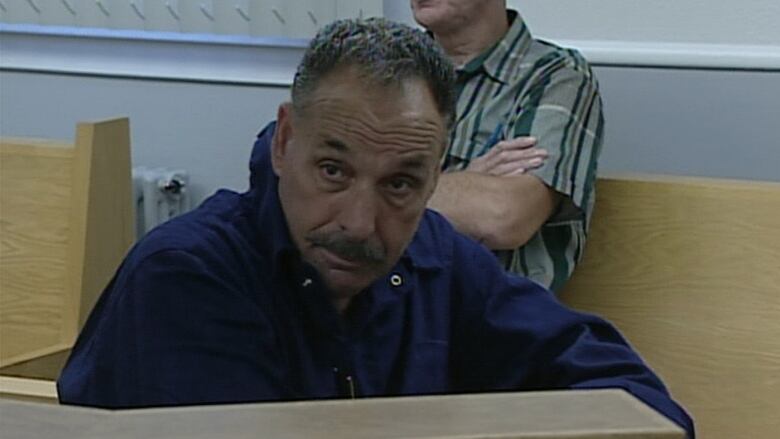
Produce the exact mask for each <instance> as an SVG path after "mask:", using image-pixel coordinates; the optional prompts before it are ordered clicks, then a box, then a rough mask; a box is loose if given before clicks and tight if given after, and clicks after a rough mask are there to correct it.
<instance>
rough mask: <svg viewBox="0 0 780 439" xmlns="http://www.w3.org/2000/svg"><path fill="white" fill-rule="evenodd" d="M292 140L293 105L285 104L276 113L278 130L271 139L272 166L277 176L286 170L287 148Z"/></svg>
mask: <svg viewBox="0 0 780 439" xmlns="http://www.w3.org/2000/svg"><path fill="white" fill-rule="evenodd" d="M291 138H292V104H291V103H290V102H285V103H283V104H281V105H279V109H278V110H277V112H276V130H274V137H273V139H271V165H272V166H273V168H274V173H275V174H276V175H277V176H280V175H281V174H282V169H283V168H284V165H283V163H284V157H285V155H286V154H287V147H288V144H289V142H290V139H291Z"/></svg>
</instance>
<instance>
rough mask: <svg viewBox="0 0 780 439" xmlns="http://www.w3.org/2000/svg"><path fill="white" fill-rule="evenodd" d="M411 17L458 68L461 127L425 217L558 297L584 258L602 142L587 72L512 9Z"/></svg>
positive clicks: (420, 3)
mask: <svg viewBox="0 0 780 439" xmlns="http://www.w3.org/2000/svg"><path fill="white" fill-rule="evenodd" d="M411 5H412V11H413V13H414V18H415V20H416V21H417V22H418V23H419V24H420V25H422V26H424V27H425V28H427V29H428V30H429V31H430V32H431V33H432V34H433V36H434V38H435V39H436V40H437V41H438V42H439V44H440V45H441V46H442V48H443V49H444V51H445V53H446V54H447V55H448V56H449V57H450V59H451V60H452V61H453V62H454V63H455V65H456V66H457V68H458V69H457V74H458V78H457V92H458V102H457V110H456V122H455V126H454V127H453V130H452V132H451V135H450V144H449V150H448V152H447V155H446V157H445V159H444V163H443V167H444V170H445V173H444V174H442V176H441V178H440V181H439V185H438V187H437V189H436V191H435V192H434V195H433V197H432V198H431V201H430V203H429V206H430V207H431V208H433V209H435V210H438V211H439V212H441V213H443V214H444V215H445V216H446V217H447V218H448V219H449V220H450V221H451V222H452V223H453V224H454V225H455V227H456V228H457V229H458V230H459V231H460V232H462V233H465V234H467V235H469V236H471V237H472V238H474V239H476V240H478V241H481V242H482V243H483V244H485V245H486V246H487V247H488V248H490V249H492V250H494V252H495V253H496V255H497V256H498V258H499V260H500V261H501V264H502V265H503V266H504V268H505V269H507V270H509V271H512V272H515V273H519V274H522V275H525V276H527V277H529V278H531V279H533V280H535V281H537V282H539V283H541V284H543V285H545V286H547V287H549V288H550V289H552V290H553V291H559V290H560V289H561V287H562V286H563V285H564V283H565V282H566V280H568V278H569V276H570V275H571V273H572V271H573V269H574V266H575V264H576V263H577V262H578V261H579V259H580V256H581V255H582V252H583V246H584V245H585V238H586V235H587V226H588V220H589V217H590V214H591V212H592V208H593V202H594V183H595V178H596V166H597V160H598V156H599V153H600V151H601V144H602V138H603V127H604V120H603V116H602V112H601V98H600V96H599V92H598V85H597V83H596V80H595V78H594V77H593V74H592V72H591V70H590V67H589V66H588V64H587V62H586V61H585V60H584V59H583V58H582V56H581V55H580V54H579V53H578V52H576V51H574V50H570V49H562V48H560V47H557V46H554V45H552V44H549V43H546V42H542V41H538V40H535V39H533V37H532V36H531V34H530V32H529V30H528V27H526V25H525V23H524V22H523V19H522V18H521V17H520V15H519V14H518V13H517V12H515V11H512V10H507V9H506V1H505V0H412V1H411ZM505 139H506V140H505Z"/></svg>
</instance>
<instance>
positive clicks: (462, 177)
mask: <svg viewBox="0 0 780 439" xmlns="http://www.w3.org/2000/svg"><path fill="white" fill-rule="evenodd" d="M535 144H536V139H534V138H531V137H518V138H516V139H512V140H507V141H503V142H499V143H498V144H497V145H496V146H495V147H494V148H492V149H491V150H490V151H489V152H488V153H487V154H485V155H483V156H481V157H478V158H477V159H475V160H473V161H472V162H471V163H470V164H469V166H468V168H466V170H464V171H460V172H450V173H445V174H442V175H441V177H440V178H439V184H438V186H437V187H436V190H435V191H434V193H433V196H432V197H431V200H430V201H429V203H428V206H429V207H430V208H431V209H434V210H437V211H439V212H440V213H442V214H443V215H444V216H446V217H447V219H449V220H450V221H451V222H452V223H453V225H454V226H455V228H456V229H458V231H460V232H461V233H464V234H466V235H468V236H469V237H471V238H473V239H475V240H477V241H479V242H482V243H483V244H485V245H486V246H487V247H488V248H490V249H492V250H509V249H514V248H517V247H520V246H522V245H523V244H525V243H526V242H528V240H529V239H531V237H532V236H533V235H534V234H535V233H536V232H537V231H538V230H539V229H540V228H541V226H542V224H544V222H545V221H547V219H548V218H549V217H550V216H552V214H553V212H554V211H555V208H556V207H557V205H558V202H559V201H560V197H561V196H560V194H559V193H557V192H556V191H554V190H552V189H551V188H549V187H548V186H547V185H546V184H544V183H543V182H542V180H541V179H539V178H538V177H536V176H534V175H531V174H527V173H526V172H527V171H528V170H531V169H534V168H538V167H539V166H541V165H542V164H543V163H544V160H545V159H546V158H547V152H546V151H544V150H542V149H537V148H535V147H534V146H535Z"/></svg>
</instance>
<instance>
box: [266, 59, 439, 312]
mask: <svg viewBox="0 0 780 439" xmlns="http://www.w3.org/2000/svg"><path fill="white" fill-rule="evenodd" d="M307 102H308V104H307V105H306V107H305V109H304V110H303V114H298V113H295V111H294V110H293V109H292V106H291V105H290V104H284V105H282V106H281V107H280V109H279V114H278V123H279V124H278V128H277V132H276V134H275V136H274V141H273V155H272V157H273V166H274V172H276V174H277V175H278V176H279V197H280V200H281V203H282V208H283V210H284V213H285V216H286V218H287V222H288V225H289V228H290V233H291V235H292V239H293V241H294V242H295V245H296V246H297V248H298V249H299V250H300V252H301V255H302V257H303V259H304V260H305V261H307V262H309V263H310V264H312V265H313V266H314V267H315V268H316V269H317V271H318V272H319V274H320V275H321V276H322V279H323V280H324V282H325V283H326V284H327V286H328V287H329V289H330V290H331V291H332V292H333V294H334V295H335V297H334V300H335V301H336V304H337V306H341V305H346V303H348V301H349V299H351V298H352V297H354V296H355V295H356V294H358V293H359V292H360V291H362V290H363V289H365V288H366V287H367V286H369V285H370V284H371V283H372V282H373V281H374V280H376V279H377V278H378V277H380V276H383V275H385V274H386V273H388V272H389V270H390V269H391V267H392V266H393V265H394V264H395V263H396V262H397V261H398V259H399V258H400V256H401V254H402V253H403V251H404V249H405V248H406V246H407V245H408V243H409V242H410V241H411V238H412V236H413V235H414V232H415V231H416V229H417V225H418V223H419V221H420V218H421V216H422V214H423V212H424V210H425V206H426V204H427V201H428V198H429V197H430V196H431V194H432V192H433V190H434V188H435V186H436V182H437V178H438V172H439V171H438V169H439V168H438V163H439V157H440V154H441V152H442V149H443V147H444V144H445V139H446V129H445V125H444V121H443V119H442V116H441V115H440V113H439V112H438V110H437V109H436V106H435V102H434V99H433V96H432V94H431V92H430V90H429V88H428V87H427V86H426V84H425V83H424V82H423V81H422V80H418V79H410V80H407V81H404V83H403V84H401V85H390V86H379V85H365V80H364V79H361V77H360V76H359V74H358V73H357V72H356V70H354V69H351V68H343V69H339V70H337V71H334V72H331V73H330V74H329V75H327V76H326V77H324V78H322V79H321V80H320V82H319V84H318V86H317V88H316V90H315V91H314V92H313V93H312V95H310V96H309V97H308V101H307Z"/></svg>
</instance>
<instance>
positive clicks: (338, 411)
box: [0, 389, 685, 439]
mask: <svg viewBox="0 0 780 439" xmlns="http://www.w3.org/2000/svg"><path fill="white" fill-rule="evenodd" d="M41 393H45V389H43V390H42V392H41ZM0 412H2V413H3V414H4V416H0V432H4V433H7V434H8V435H9V437H29V438H39V437H40V438H45V437H56V438H58V439H98V438H99V439H105V438H112V439H130V438H160V439H167V438H171V439H173V438H188V439H213V438H221V439H232V438H235V439H239V438H240V439H246V438H275V439H277V438H278V439H313V438H323V439H325V438H327V439H380V438H381V439H393V438H395V439H445V438H451V439H488V438H493V439H499V438H501V439H608V438H611V439H683V438H684V437H685V432H684V431H683V430H682V429H681V428H680V427H678V426H677V425H675V424H673V423H672V421H670V420H668V419H666V418H665V417H663V416H662V415H661V414H659V413H658V412H656V411H655V410H653V409H651V408H650V407H648V406H646V405H645V404H643V403H642V402H640V401H639V400H637V399H636V398H634V397H633V396H631V395H630V394H628V393H626V392H624V391H623V390H619V389H601V390H571V391H557V392H525V393H493V394H471V395H449V396H417V397H396V398H366V399H356V400H346V399H341V400H330V401H304V402H283V403H262V404H242V405H216V406H214V405H212V406H197V407H175V408H156V409H140V410H116V411H109V410H98V409H87V408H83V407H71V406H58V405H52V404H30V403H25V402H18V401H10V400H2V399H0Z"/></svg>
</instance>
